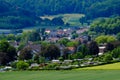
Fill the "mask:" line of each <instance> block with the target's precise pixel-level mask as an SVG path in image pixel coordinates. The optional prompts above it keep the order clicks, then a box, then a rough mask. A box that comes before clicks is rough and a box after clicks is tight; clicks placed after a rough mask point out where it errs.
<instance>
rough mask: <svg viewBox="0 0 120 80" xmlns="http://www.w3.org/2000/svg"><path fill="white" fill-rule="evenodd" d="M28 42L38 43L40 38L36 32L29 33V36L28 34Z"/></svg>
mask: <svg viewBox="0 0 120 80" xmlns="http://www.w3.org/2000/svg"><path fill="white" fill-rule="evenodd" d="M28 40H29V41H33V42H34V41H40V40H41V38H40V34H39V33H38V32H36V31H33V32H31V33H30V34H29V36H28Z"/></svg>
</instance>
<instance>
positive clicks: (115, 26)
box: [90, 16, 120, 34]
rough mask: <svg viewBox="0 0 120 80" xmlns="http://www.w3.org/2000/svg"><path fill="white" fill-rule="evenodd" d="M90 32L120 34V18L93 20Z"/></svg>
mask: <svg viewBox="0 0 120 80" xmlns="http://www.w3.org/2000/svg"><path fill="white" fill-rule="evenodd" d="M90 30H91V31H94V32H96V33H104V34H117V33H119V32H120V31H119V30H120V17H119V16H118V17H115V18H107V19H105V18H101V19H98V20H95V21H94V22H93V23H92V24H91V27H90Z"/></svg>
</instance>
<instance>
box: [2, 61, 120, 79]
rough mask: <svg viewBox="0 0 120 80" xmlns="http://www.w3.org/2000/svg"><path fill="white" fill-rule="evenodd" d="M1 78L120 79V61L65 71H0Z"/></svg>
mask: <svg viewBox="0 0 120 80" xmlns="http://www.w3.org/2000/svg"><path fill="white" fill-rule="evenodd" d="M0 80H120V63H115V64H108V65H103V66H95V67H87V68H82V69H81V68H80V69H74V70H65V71H15V72H13V71H11V72H0Z"/></svg>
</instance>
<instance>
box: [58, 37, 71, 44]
mask: <svg viewBox="0 0 120 80" xmlns="http://www.w3.org/2000/svg"><path fill="white" fill-rule="evenodd" d="M58 42H59V43H60V44H63V45H67V43H68V42H70V40H68V39H66V38H62V39H61V40H59V41H58Z"/></svg>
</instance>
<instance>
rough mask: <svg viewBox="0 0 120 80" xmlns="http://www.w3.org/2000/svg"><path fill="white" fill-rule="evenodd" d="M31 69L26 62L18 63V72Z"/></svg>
mask: <svg viewBox="0 0 120 80" xmlns="http://www.w3.org/2000/svg"><path fill="white" fill-rule="evenodd" d="M28 67H29V64H28V63H26V62H24V61H19V62H18V63H17V69H18V70H26V69H27V68H28Z"/></svg>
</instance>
